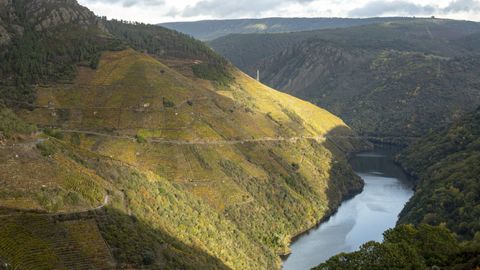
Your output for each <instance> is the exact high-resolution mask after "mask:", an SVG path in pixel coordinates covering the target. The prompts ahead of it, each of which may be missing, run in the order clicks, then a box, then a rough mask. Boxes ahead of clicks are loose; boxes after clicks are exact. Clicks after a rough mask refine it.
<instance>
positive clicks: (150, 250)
mask: <svg viewBox="0 0 480 270" xmlns="http://www.w3.org/2000/svg"><path fill="white" fill-rule="evenodd" d="M7 213H13V215H8V214H7ZM2 214H3V216H0V221H1V224H9V225H10V227H9V229H10V230H12V226H13V227H14V228H16V229H13V230H14V231H16V230H18V231H21V232H26V233H27V235H32V236H33V237H31V238H30V237H29V238H24V235H25V233H13V234H9V235H8V237H9V238H10V237H11V238H13V239H10V240H7V241H5V239H4V240H3V241H0V259H1V260H2V261H4V262H5V263H10V265H11V267H15V261H17V262H22V263H23V262H24V261H27V260H28V259H29V258H28V257H25V258H23V259H22V256H35V257H42V256H46V254H47V253H46V252H45V251H46V250H47V249H45V248H43V249H40V250H41V251H39V249H38V247H39V246H42V245H43V246H44V247H45V244H46V246H47V247H49V248H50V249H49V250H50V251H51V250H53V251H54V252H58V250H59V249H58V245H59V244H58V243H59V241H63V239H69V240H68V241H67V242H68V243H69V244H68V246H69V248H70V249H72V248H73V251H71V254H75V257H79V256H80V257H82V263H85V262H86V263H87V264H90V265H93V261H94V260H97V261H98V258H94V257H95V255H94V256H92V255H91V254H90V255H89V254H85V253H86V252H84V250H82V249H81V247H82V245H85V244H87V248H88V249H91V248H93V247H91V246H88V245H89V244H90V245H94V242H96V241H99V242H98V243H103V240H105V242H106V243H107V246H108V248H109V249H110V251H109V253H110V254H112V255H113V257H114V259H115V261H116V264H117V267H116V268H129V269H139V268H142V269H167V270H168V269H172V270H173V269H187V270H188V269H192V270H193V269H230V268H229V267H227V266H226V265H224V264H223V263H222V262H221V261H220V260H219V259H217V258H215V257H213V256H211V255H209V254H207V253H206V252H204V251H202V250H200V249H197V248H194V247H191V246H188V245H186V244H184V243H183V242H182V241H180V240H178V239H176V238H174V237H172V236H171V235H169V234H168V233H167V232H165V231H163V230H160V229H157V228H152V227H151V226H150V225H148V224H146V223H144V222H142V221H140V220H138V219H137V218H135V217H134V216H129V215H127V214H125V213H123V212H121V211H119V210H117V209H114V208H105V209H101V210H96V211H92V212H87V213H81V214H63V215H56V216H52V215H45V214H39V213H33V212H24V211H22V210H19V209H5V208H4V209H3V210H2ZM85 220H94V221H95V222H96V224H97V226H98V228H99V230H100V233H101V235H102V236H103V239H101V237H98V238H100V239H95V240H96V241H93V240H90V241H87V242H86V243H85V242H84V243H79V242H80V241H78V242H75V241H73V242H72V240H71V239H72V237H71V236H72V234H73V233H72V225H71V224H72V221H85ZM64 222H66V223H64ZM12 224H13V225H12ZM62 224H70V225H69V229H68V230H67V229H65V227H64V226H62ZM73 224H75V223H73ZM75 226H76V225H73V230H76V227H75ZM17 227H18V228H17ZM1 228H2V226H1V225H0V229H1ZM42 228H43V229H42ZM59 236H60V238H61V239H59ZM17 238H18V239H17ZM12 240H13V243H15V242H17V241H22V243H23V244H22V245H20V244H19V245H18V246H17V245H8V244H7V245H2V243H1V242H3V243H9V242H10V243H12ZM29 241H31V243H28V242H29ZM26 247H27V249H31V250H25V249H26ZM83 247H84V248H85V246H83ZM55 248H57V249H55ZM16 249H17V250H16ZM60 250H63V249H60ZM35 252H38V253H39V254H32V253H35ZM43 253H45V254H43ZM48 255H49V254H48ZM54 256H58V254H54ZM13 257H15V258H13ZM58 257H59V258H61V260H67V261H66V262H65V261H62V262H61V263H62V264H66V265H70V266H71V267H72V268H73V267H75V263H78V262H77V261H78V260H77V261H76V259H72V260H71V261H68V260H69V259H68V256H64V254H62V256H58ZM65 258H67V259H65ZM53 261H55V260H53ZM24 266H25V265H24ZM31 267H32V269H33V268H35V267H36V265H32V266H31ZM112 268H113V267H109V268H105V269H112ZM0 269H1V268H0Z"/></svg>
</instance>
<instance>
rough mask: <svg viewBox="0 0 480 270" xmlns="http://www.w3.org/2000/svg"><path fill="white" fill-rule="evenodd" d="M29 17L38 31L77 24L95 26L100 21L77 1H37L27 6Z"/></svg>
mask: <svg viewBox="0 0 480 270" xmlns="http://www.w3.org/2000/svg"><path fill="white" fill-rule="evenodd" d="M27 17H28V18H32V19H30V21H29V22H30V23H32V24H33V25H34V29H35V30H37V31H43V30H47V29H50V28H53V27H56V26H59V25H64V24H69V23H76V24H79V25H83V26H88V25H92V24H93V25H95V24H97V23H98V19H97V17H96V16H95V14H94V13H93V12H91V11H90V10H88V9H87V8H85V7H82V6H80V5H79V4H78V3H77V2H76V1H75V0H35V1H32V2H30V3H29V4H28V5H27Z"/></svg>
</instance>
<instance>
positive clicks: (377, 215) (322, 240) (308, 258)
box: [283, 149, 413, 270]
mask: <svg viewBox="0 0 480 270" xmlns="http://www.w3.org/2000/svg"><path fill="white" fill-rule="evenodd" d="M392 153H393V151H392V150H391V149H376V150H375V151H373V152H368V153H362V154H358V155H356V157H355V158H353V159H352V160H351V162H350V164H351V166H352V168H353V169H354V170H355V172H356V173H357V174H358V175H359V176H360V177H362V179H363V180H364V181H365V188H364V191H363V192H362V193H361V194H359V195H357V196H355V197H354V198H353V199H351V200H349V201H346V202H344V203H343V204H342V205H341V206H340V208H339V209H338V211H337V213H336V214H335V215H333V216H332V217H331V218H330V219H329V220H328V221H326V222H325V223H323V224H321V225H320V226H319V227H318V228H315V229H312V230H311V231H310V232H309V233H308V234H305V235H303V236H301V237H299V238H298V239H297V240H296V241H295V242H294V243H292V245H291V248H292V254H291V255H290V256H289V257H288V258H287V259H286V260H285V261H284V265H283V269H284V270H305V269H310V268H311V267H314V266H316V265H318V264H319V263H321V262H324V261H325V260H327V259H328V258H330V257H331V256H333V255H335V254H337V253H340V252H350V251H354V250H356V249H358V247H359V246H360V245H362V244H363V243H365V242H367V241H370V240H375V241H381V240H382V237H383V236H382V233H383V232H384V231H385V230H386V229H388V228H391V227H393V226H395V223H396V221H397V215H398V213H400V211H401V209H402V208H403V206H404V205H405V203H406V202H407V201H408V199H409V198H410V197H411V196H412V195H413V191H412V186H411V183H410V181H409V179H408V177H407V175H405V173H404V172H403V171H402V169H401V168H400V167H398V166H397V165H396V164H395V163H394V162H393V160H392Z"/></svg>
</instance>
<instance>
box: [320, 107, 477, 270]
mask: <svg viewBox="0 0 480 270" xmlns="http://www.w3.org/2000/svg"><path fill="white" fill-rule="evenodd" d="M398 160H399V162H400V163H401V164H402V165H403V166H404V168H406V169H407V171H409V172H410V173H412V174H413V175H414V176H416V178H417V182H416V188H415V193H414V195H413V197H412V198H411V199H410V201H409V202H408V203H407V205H406V206H405V208H404V209H403V210H402V212H401V213H400V219H399V221H398V224H399V225H397V227H396V228H394V229H391V230H388V231H386V232H385V234H384V236H385V241H384V242H383V243H376V242H369V243H367V244H365V245H364V246H362V248H361V249H360V250H359V251H357V252H353V253H348V254H339V255H337V256H335V257H332V258H331V259H329V260H328V261H327V262H326V263H324V264H321V265H320V266H319V267H318V268H315V269H358V267H363V268H366V269H384V268H391V267H396V268H398V269H405V268H408V269H428V267H433V266H437V267H442V269H477V268H478V267H479V266H480V221H479V219H478V217H479V215H480V212H479V210H480V196H479V195H480V178H479V177H480V162H479V161H480V108H479V109H477V110H476V111H474V112H472V113H468V114H467V115H465V116H464V117H462V118H461V119H460V120H458V121H456V122H455V123H454V124H452V125H450V126H447V127H445V128H442V129H440V130H435V131H433V132H431V133H430V134H428V135H425V136H424V137H423V138H421V139H420V140H418V141H417V142H415V143H414V144H412V145H411V146H409V147H408V148H407V149H406V150H404V151H403V152H402V153H401V154H400V155H399V157H398ZM412 224H413V225H412ZM434 226H438V227H434Z"/></svg>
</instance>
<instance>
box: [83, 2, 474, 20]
mask: <svg viewBox="0 0 480 270" xmlns="http://www.w3.org/2000/svg"><path fill="white" fill-rule="evenodd" d="M79 3H80V4H82V5H85V6H86V7H88V8H90V9H91V10H92V11H94V12H95V13H96V14H97V15H99V16H107V17H108V18H109V19H123V20H128V21H138V22H144V23H167V22H189V21H199V20H235V19H262V18H353V19H362V18H371V17H414V16H415V17H427V18H428V17H431V16H435V17H438V18H444V19H455V20H469V21H480V1H479V0H423V1H412V0H391V1H390V0H360V1H348V0H257V1H255V3H254V4H252V3H251V1H247V0H237V1H223V0H175V1H174V0H79Z"/></svg>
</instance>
